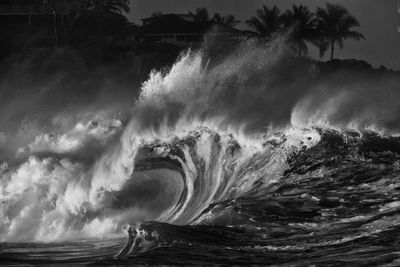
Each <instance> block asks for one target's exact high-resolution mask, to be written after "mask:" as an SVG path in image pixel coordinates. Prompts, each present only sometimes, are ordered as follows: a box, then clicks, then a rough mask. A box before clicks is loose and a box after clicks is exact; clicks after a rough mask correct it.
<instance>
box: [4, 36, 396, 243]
mask: <svg viewBox="0 0 400 267" xmlns="http://www.w3.org/2000/svg"><path fill="white" fill-rule="evenodd" d="M277 42H278V41H277ZM277 47H281V46H280V45H270V46H266V45H265V44H259V43H257V42H255V41H249V42H245V43H242V44H240V45H238V46H237V47H236V48H235V49H233V51H230V52H229V54H228V55H226V56H225V57H223V58H222V59H219V60H217V61H213V60H210V59H209V58H207V55H206V53H205V52H204V50H201V51H197V52H192V51H189V52H187V53H185V54H183V55H182V56H181V57H180V58H179V59H178V60H177V62H176V63H175V64H174V65H173V66H172V67H171V69H170V70H169V71H167V72H165V73H164V72H160V71H153V72H152V73H151V74H150V77H149V79H148V80H147V81H146V82H144V83H143V84H142V86H141V90H140V94H139V96H138V98H137V101H136V102H135V103H132V107H131V110H129V112H126V110H124V109H122V111H121V109H118V108H117V107H118V101H120V99H122V97H121V98H118V97H116V98H115V99H116V101H117V102H116V103H117V104H116V103H112V104H110V106H102V107H99V106H100V105H98V104H95V105H93V106H92V107H91V108H89V109H88V108H83V107H82V108H80V109H79V110H80V114H79V115H77V114H76V112H72V111H71V112H69V110H70V109H66V110H62V111H59V110H56V112H54V114H53V115H52V118H51V120H50V121H51V123H50V124H48V125H46V126H45V127H44V126H43V127H39V126H32V125H28V126H27V124H26V120H21V121H19V122H13V123H14V124H15V123H19V125H20V128H19V129H18V131H17V133H16V135H15V132H12V131H8V130H7V129H4V131H3V132H1V133H0V148H1V150H2V151H3V152H2V153H1V156H2V157H1V158H2V163H1V165H0V177H1V179H0V202H1V206H0V238H1V241H63V240H71V239H77V238H111V237H114V236H119V235H121V228H122V227H123V226H124V225H125V224H127V223H130V224H133V223H137V222H143V221H147V220H158V221H160V222H168V223H173V224H178V225H187V224H202V223H203V222H206V221H210V220H211V217H212V216H213V215H212V214H211V213H210V209H211V207H213V206H215V205H217V203H221V202H223V201H228V200H232V199H238V198H241V197H245V196H249V195H253V196H257V195H262V194H265V192H266V191H268V189H269V188H271V187H273V186H274V185H276V184H277V183H278V182H280V181H281V179H283V177H284V175H283V174H284V173H285V171H286V170H287V169H288V168H289V164H288V159H289V158H290V157H291V156H293V155H294V154H296V153H301V152H302V151H305V150H307V149H310V148H312V147H314V146H316V145H317V144H318V143H319V142H320V140H321V131H328V130H329V129H336V130H337V131H339V132H341V131H345V130H349V129H351V130H355V131H359V132H364V131H368V130H369V131H371V130H373V131H376V132H380V133H381V134H383V135H394V134H396V133H397V132H398V129H399V123H400V120H399V119H400V118H399V116H398V114H400V113H399V108H400V105H399V103H397V101H396V99H399V98H398V97H399V95H398V94H399V92H400V91H399V90H397V89H398V88H397V86H398V82H397V81H398V77H395V76H393V77H392V76H391V77H389V78H387V79H386V78H385V79H384V80H383V79H380V78H377V77H369V78H367V77H365V76H362V78H354V80H349V79H348V77H349V76H351V75H353V74H352V73H346V74H343V73H329V75H327V74H323V73H320V72H319V71H318V69H317V67H316V63H313V62H310V61H308V60H304V59H297V58H293V57H292V56H290V55H287V53H286V52H285V51H284V50H282V49H278V48H277ZM122 95H124V94H122ZM118 99H119V100H118ZM38 103H41V102H40V101H39V102H38ZM102 103H104V102H102ZM122 103H125V101H122ZM94 107H96V108H94ZM7 108H8V109H9V107H7ZM52 111H54V109H53V110H52ZM127 118H129V119H127ZM8 119H9V117H8V116H7V120H8ZM2 125H6V123H5V122H4V121H3V122H2ZM40 125H42V124H40ZM321 129H323V130H321Z"/></svg>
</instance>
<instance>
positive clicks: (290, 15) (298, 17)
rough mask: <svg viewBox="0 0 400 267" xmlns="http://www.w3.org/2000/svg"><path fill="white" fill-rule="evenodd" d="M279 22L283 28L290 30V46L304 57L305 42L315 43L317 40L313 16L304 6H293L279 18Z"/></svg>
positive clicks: (306, 50) (305, 52)
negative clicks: (280, 21)
mask: <svg viewBox="0 0 400 267" xmlns="http://www.w3.org/2000/svg"><path fill="white" fill-rule="evenodd" d="M281 20H282V23H283V25H284V27H285V28H287V29H290V33H291V34H290V38H289V42H290V45H291V46H292V47H293V49H294V50H295V51H296V52H297V53H298V54H299V55H306V54H307V53H308V48H307V44H306V42H310V43H315V41H316V38H317V34H316V25H317V20H316V18H315V15H314V14H313V13H312V12H310V10H309V9H308V8H307V7H306V6H303V5H300V6H296V5H293V6H292V9H291V10H287V11H286V12H285V13H284V14H283V15H282V16H281Z"/></svg>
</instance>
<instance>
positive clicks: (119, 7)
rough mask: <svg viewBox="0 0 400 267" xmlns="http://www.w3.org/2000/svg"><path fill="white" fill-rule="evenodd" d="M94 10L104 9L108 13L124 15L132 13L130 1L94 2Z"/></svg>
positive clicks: (107, 0) (98, 0)
mask: <svg viewBox="0 0 400 267" xmlns="http://www.w3.org/2000/svg"><path fill="white" fill-rule="evenodd" d="M92 1H93V4H94V8H96V7H102V8H104V9H106V10H108V11H112V12H116V13H120V14H122V12H125V13H128V12H129V11H130V7H129V4H130V3H129V0H92Z"/></svg>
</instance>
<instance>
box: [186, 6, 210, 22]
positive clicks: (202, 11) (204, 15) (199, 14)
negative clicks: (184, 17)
mask: <svg viewBox="0 0 400 267" xmlns="http://www.w3.org/2000/svg"><path fill="white" fill-rule="evenodd" d="M189 14H190V15H194V16H195V19H196V21H197V22H210V15H209V13H208V10H207V8H205V7H198V8H196V11H195V12H192V11H189Z"/></svg>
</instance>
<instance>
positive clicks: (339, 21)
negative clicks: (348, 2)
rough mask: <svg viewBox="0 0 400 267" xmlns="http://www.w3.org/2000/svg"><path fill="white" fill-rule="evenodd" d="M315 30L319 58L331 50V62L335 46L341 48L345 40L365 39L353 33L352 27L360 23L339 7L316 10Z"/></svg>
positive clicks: (327, 6) (327, 5) (332, 6)
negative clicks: (316, 32)
mask: <svg viewBox="0 0 400 267" xmlns="http://www.w3.org/2000/svg"><path fill="white" fill-rule="evenodd" d="M316 15H317V29H318V32H319V34H320V38H319V40H318V46H319V48H320V56H321V57H323V56H324V54H325V52H326V51H327V50H328V48H329V47H330V48H331V60H332V59H333V55H334V52H335V44H338V45H339V47H340V48H343V43H344V41H345V40H347V39H349V38H351V39H355V40H361V39H365V38H364V35H362V34H361V33H360V32H357V31H354V30H353V28H354V27H359V26H360V23H359V22H358V21H357V19H356V18H355V17H353V16H352V15H351V14H350V13H349V11H348V10H347V9H346V8H345V7H343V6H341V5H333V4H330V3H327V4H326V8H325V9H323V8H317V13H316Z"/></svg>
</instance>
